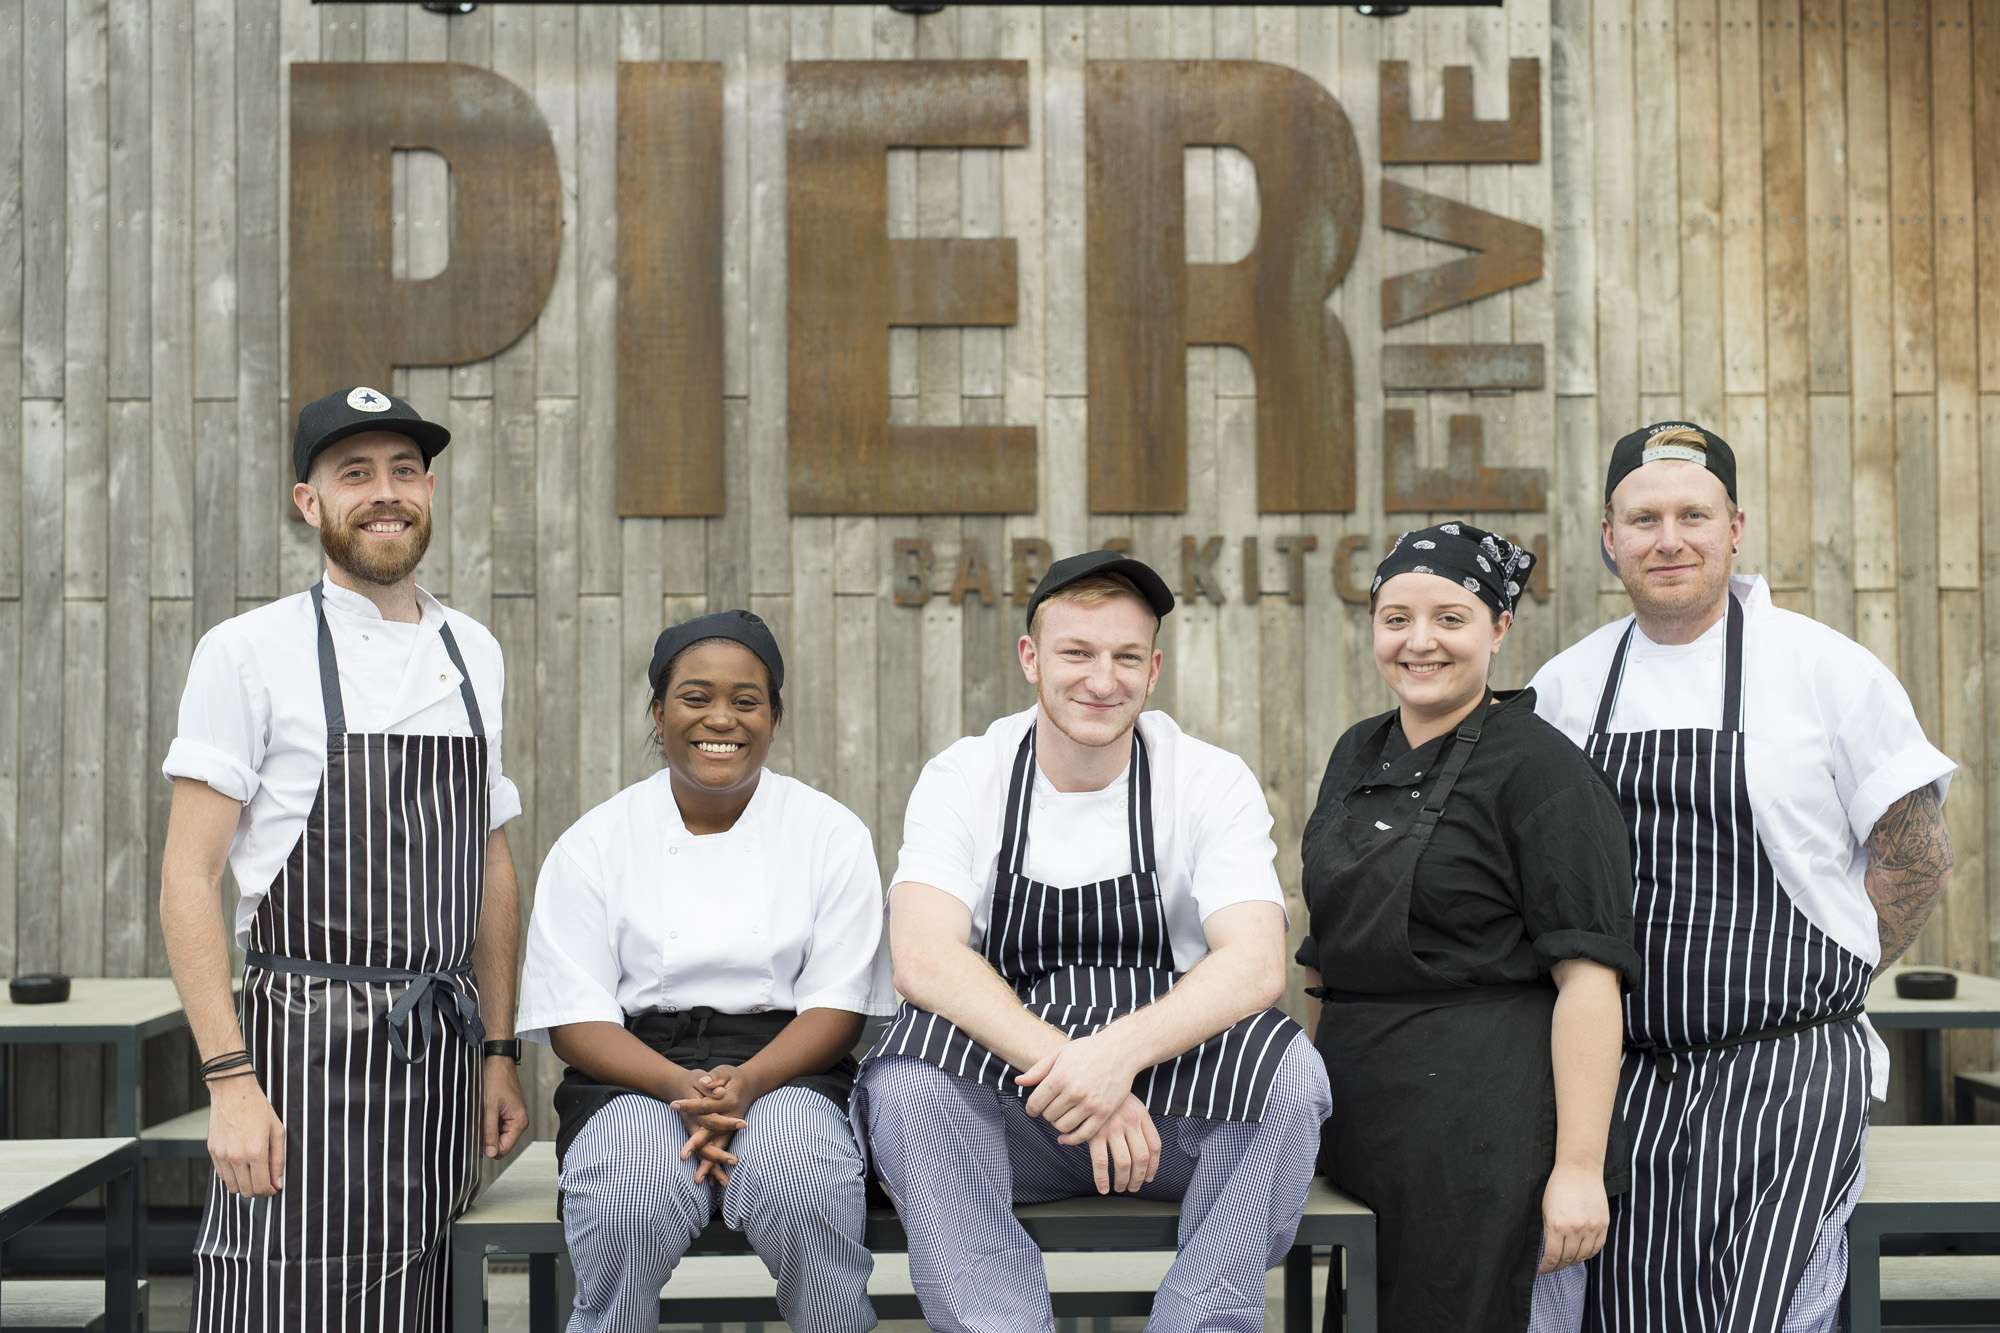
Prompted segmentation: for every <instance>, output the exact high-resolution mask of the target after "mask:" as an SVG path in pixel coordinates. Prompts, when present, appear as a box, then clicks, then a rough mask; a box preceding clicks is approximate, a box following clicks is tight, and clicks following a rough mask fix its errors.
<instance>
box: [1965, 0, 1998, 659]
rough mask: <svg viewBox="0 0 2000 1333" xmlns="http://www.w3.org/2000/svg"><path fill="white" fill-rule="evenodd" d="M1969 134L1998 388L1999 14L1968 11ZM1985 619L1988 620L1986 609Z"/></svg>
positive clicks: (1993, 385) (1989, 378) (1987, 332)
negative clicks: (1969, 40)
mask: <svg viewBox="0 0 2000 1333" xmlns="http://www.w3.org/2000/svg"><path fill="white" fill-rule="evenodd" d="M1972 123H1973V126H1974V127H1975V128H1974V132H1973V136H1972V153H1973V171H1974V189H1975V192H1976V194H1977V199H1976V200H1975V210H1976V216H1977V229H1978V251H1979V254H1978V277H1979V387H1980V389H1981V391H1982V392H1993V391H1996V390H2000V14H1995V13H1993V12H1992V10H1991V8H1989V7H1987V6H1981V7H1979V9H1978V10H1977V11H1976V12H1975V13H1974V14H1973V16H1972ZM1986 623H1987V624H1989V625H1990V624H1992V623H1993V617H1992V615H1991V614H1988V615H1987V617H1986Z"/></svg>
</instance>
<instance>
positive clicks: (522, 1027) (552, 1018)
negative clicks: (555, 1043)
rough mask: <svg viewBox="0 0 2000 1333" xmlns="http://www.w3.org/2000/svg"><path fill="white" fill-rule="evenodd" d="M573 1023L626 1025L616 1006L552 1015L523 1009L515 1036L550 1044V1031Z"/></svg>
mask: <svg viewBox="0 0 2000 1333" xmlns="http://www.w3.org/2000/svg"><path fill="white" fill-rule="evenodd" d="M571 1023H616V1024H618V1025H619V1026H620V1027H623V1026H624V1025H625V1014H624V1012H623V1011H622V1010H620V1009H619V1008H618V1007H617V1006H616V1005H613V1006H611V1008H610V1009H609V1010H608V1011H607V1010H605V1009H564V1010H561V1011H559V1012H555V1013H550V1012H547V1011H543V1012H541V1013H535V1012H532V1011H530V1010H529V1009H527V1008H523V1009H522V1011H521V1016H520V1018H519V1019H518V1020H516V1022H515V1024H514V1035H515V1036H516V1037H519V1038H520V1039H521V1040H522V1041H538V1042H540V1043H542V1045H544V1046H546V1045H548V1044H549V1029H550V1028H559V1027H567V1026H569V1025H570V1024H571Z"/></svg>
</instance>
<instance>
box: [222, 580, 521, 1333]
mask: <svg viewBox="0 0 2000 1333" xmlns="http://www.w3.org/2000/svg"><path fill="white" fill-rule="evenodd" d="M312 595H313V608H314V611H315V613H316V615H317V618H318V622H319V670H320V690H321V694H322V696H323V698H324V702H325V707H326V730H327V737H326V768H325V772H324V776H323V777H322V779H321V782H320V790H319V795H318V796H317V797H316V798H315V799H314V802H313V809H312V814H311V816H310V817H309V818H308V820H307V822H306V828H305V832H304V833H302V834H301V835H300V836H299V841H298V845H297V846H295V847H294V848H293V849H292V854H291V856H290V858H289V859H288V860H287V861H286V863H285V867H284V869H283V870H282V871H281V872H279V875H278V877H277V879H276V881H275V882H274V883H273V884H272V885H271V889H270V892H269V893H268V894H267V895H266V896H265V898H264V900H263V902H262V903H261V904H259V906H258V909H257V914H256V917H255V918H254V919H253V921H252V923H251V927H250V948H249V952H248V956H247V961H248V963H249V966H248V967H246V968H245V971H244V977H243V1036H244V1040H245V1044H246V1046H247V1047H248V1049H249V1051H250V1054H251V1056H252V1057H253V1059H254V1060H255V1062H256V1069H257V1073H258V1077H259V1080H260V1081H261V1083H262V1084H263V1087H264V1090H265V1092H266V1093H267V1094H268V1095H269V1096H270V1098H271V1103H272V1105H273V1106H274V1107H275V1108H276V1110H277V1113H278V1118H279V1119H280V1120H282V1121H283V1122H284V1126H285V1170H284V1182H285V1183H284V1188H283V1189H281V1190H280V1191H279V1192H278V1193H277V1194H276V1195H275V1196H272V1197H269V1198H262V1199H245V1198H240V1197H238V1196H236V1195H233V1194H229V1193H228V1192H226V1191H225V1190H224V1189H223V1188H222V1185H221V1183H220V1181H219V1180H217V1181H214V1182H212V1183H211V1185H210V1188H209V1197H208V1208H207V1211H206V1213H205V1214H204V1216H203V1218H202V1226H201V1234H200V1238H199V1240H198V1241H197V1244H196V1247H195V1282H194V1296H193V1320H192V1325H191V1327H192V1328H193V1329H195V1330H224V1329H227V1330H266V1329H270V1330H275V1329H287V1330H292V1329H314V1330H344V1331H347V1333H359V1331H360V1330H384V1331H387V1330H414V1331H418V1333H421V1331H424V1330H435V1331H437V1333H442V1330H443V1329H444V1327H445V1296H446V1290H447V1283H446V1280H445V1279H446V1273H445V1261H446V1253H447V1252H446V1245H445V1241H446V1229H447V1227H448V1226H449V1225H450V1222H451V1220H452V1218H453V1217H455V1216H456V1215H457V1214H458V1213H459V1212H460V1211H462V1210H463V1208H464V1207H465V1205H466V1203H467V1202H468V1201H469V1200H470V1198H471V1191H472V1188H473V1186H474V1184H475V1183H476V1181H477V1179H478V1177H477V1173H476V1170H475V1168H476V1165H477V1162H478V1154H479V1105H480V1055H479V1042H480V1039H481V1038H482V1037H483V1035H484V1033H483V1030H482V1029H481V1027H480V1024H479V1018H478V993H477V990H476V987H475V985H474V981H473V977H472V943H473V937H474V934H475V932H476V929H477V925H478V920H479V905H480V900H481V897H482V894H483V889H484V885H485V878H486V838H487V829H488V823H489V820H488V797H487V788H486V776H487V747H486V731H485V728H484V726H483V725H482V723H481V720H480V716H479V702H478V700H477V699H476V698H475V697H474V695H473V692H472V682H471V679H470V676H469V675H468V673H467V672H466V670H465V662H464V659H463V658H462V657H461V656H460V655H459V651H458V645H457V643H455V642H454V641H453V639H452V635H451V629H450V628H449V627H448V626H440V627H439V631H438V632H439V634H440V636H441V637H442V638H443V640H444V646H445V651H446V652H448V653H449V654H450V655H451V661H452V665H453V666H456V667H457V668H458V671H459V674H460V675H461V676H462V677H465V679H464V680H463V681H462V683H461V684H460V687H459V691H460V695H461V697H462V698H463V699H464V702H465V711H466V715H467V718H468V720H469V721H470V722H471V724H472V735H470V736H441V735H389V734H359V733H351V732H349V731H348V730H347V726H346V717H345V711H344V709H343V707H342V704H341V697H340V668H339V665H338V663H337V662H336V661H335V658H334V651H333V636H332V634H331V633H330V632H329V631H328V629H327V623H326V611H325V608H324V606H323V605H322V604H321V589H320V586H319V585H317V584H315V585H314V587H313V590H312Z"/></svg>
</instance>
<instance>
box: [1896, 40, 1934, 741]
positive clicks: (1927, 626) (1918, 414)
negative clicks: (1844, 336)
mask: <svg viewBox="0 0 2000 1333" xmlns="http://www.w3.org/2000/svg"><path fill="white" fill-rule="evenodd" d="M1891 58H1892V59H1893V58H1894V57H1893V54H1892V56H1891ZM1934 411H1935V400H1934V399H1933V398H1932V397H1931V396H1930V395H1928V394H1909V395H1904V396H1899V397H1898V398H1897V399H1896V511H1897V512H1896V530H1897V542H1896V544H1897V547H1898V549H1899V553H1900V555H1901V556H1902V560H1901V563H1900V565H1899V566H1898V569H1897V578H1896V621H1897V630H1898V635H1897V648H1898V661H1897V668H1896V674H1897V675H1898V676H1899V677H1900V678H1901V679H1902V682H1903V688H1904V689H1906V690H1908V691H1909V692H1910V703H1911V704H1912V705H1913V706H1914V707H1915V708H1916V710H1917V720H1918V721H1919V722H1921V723H1923V725H1924V734H1925V735H1927V736H1932V737H1935V736H1937V735H1938V734H1939V730H1938V728H1939V725H1940V702H1939V697H1938V695H1939V690H1940V688H1941V686H1940V674H1939V673H1940V668H1939V660H1938V652H1939V640H1938V597H1937V543H1936V542H1935V541H1934V540H1933V539H1932V537H1931V532H1932V524H1933V523H1935V522H1936V519H1937V511H1936V506H1937V483H1938V477H1937V423H1936V422H1935V421H1934V420H1933V419H1932V414H1933V412H1934Z"/></svg>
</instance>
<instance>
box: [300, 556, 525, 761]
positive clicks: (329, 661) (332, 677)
mask: <svg viewBox="0 0 2000 1333" xmlns="http://www.w3.org/2000/svg"><path fill="white" fill-rule="evenodd" d="M312 599H313V618H314V619H315V620H317V621H318V622H319V697H320V703H321V705H322V706H323V707H325V709H326V734H327V735H329V736H343V735H345V734H347V710H346V709H345V708H344V707H342V706H341V702H340V660H339V658H337V657H336V656H335V655H334V651H333V631H332V630H331V629H329V628H328V627H327V623H326V580H325V578H321V579H320V581H319V582H318V583H315V584H313V586H312ZM438 637H439V638H440V639H443V640H444V650H445V652H446V654H448V655H449V656H450V658H451V664H452V665H453V666H455V667H457V668H458V697H459V698H460V699H462V700H464V701H465V720H466V721H467V722H469V723H471V724H472V734H473V736H474V737H476V738H478V739H479V740H485V739H486V723H485V721H484V719H483V718H481V717H480V714H479V696H478V695H476V694H474V693H473V691H472V673H471V672H470V671H467V670H466V669H465V657H464V655H463V654H461V653H460V652H459V651H458V640H457V639H455V638H453V637H452V634H451V626H450V625H439V626H438Z"/></svg>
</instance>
